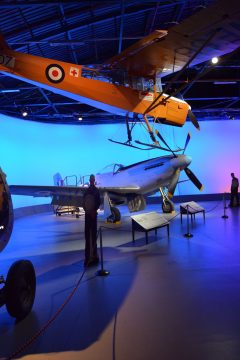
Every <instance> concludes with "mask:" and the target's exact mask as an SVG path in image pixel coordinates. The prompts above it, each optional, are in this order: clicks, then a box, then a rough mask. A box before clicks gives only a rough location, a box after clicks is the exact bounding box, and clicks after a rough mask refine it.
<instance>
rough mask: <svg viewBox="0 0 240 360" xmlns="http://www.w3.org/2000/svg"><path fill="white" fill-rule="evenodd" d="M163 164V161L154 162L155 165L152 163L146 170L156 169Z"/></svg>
mask: <svg viewBox="0 0 240 360" xmlns="http://www.w3.org/2000/svg"><path fill="white" fill-rule="evenodd" d="M163 164H164V163H163V162H160V163H157V164H154V165H150V166H147V167H145V168H144V170H150V169H154V168H156V167H159V166H162V165H163Z"/></svg>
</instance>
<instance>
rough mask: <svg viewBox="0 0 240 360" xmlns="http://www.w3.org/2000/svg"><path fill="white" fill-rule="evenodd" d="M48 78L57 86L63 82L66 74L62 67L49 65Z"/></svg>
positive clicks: (47, 69)
mask: <svg viewBox="0 0 240 360" xmlns="http://www.w3.org/2000/svg"><path fill="white" fill-rule="evenodd" d="M46 77H47V79H48V80H49V81H51V82H52V83H55V84H57V83H59V82H61V81H63V79H64V77H65V72H64V70H63V68H62V67H61V66H60V65H58V64H51V65H48V67H47V68H46Z"/></svg>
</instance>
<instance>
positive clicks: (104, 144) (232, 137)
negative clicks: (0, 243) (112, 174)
mask: <svg viewBox="0 0 240 360" xmlns="http://www.w3.org/2000/svg"><path fill="white" fill-rule="evenodd" d="M200 125H201V131H200V132H199V131H197V130H195V128H194V127H193V126H192V124H191V123H187V124H186V125H185V126H184V127H183V128H173V127H168V126H165V125H161V126H158V129H160V131H161V133H162V135H163V136H164V137H165V139H166V140H167V141H168V142H169V145H170V146H172V147H173V148H174V147H176V146H180V147H181V146H183V145H184V142H185V138H186V135H187V132H188V131H190V132H191V134H192V138H191V141H190V143H189V146H188V148H187V151H186V153H187V154H188V155H190V156H191V157H192V159H193V160H192V164H191V165H190V169H191V170H193V171H194V173H195V174H196V175H197V176H198V177H199V179H200V180H201V181H202V183H203V184H204V191H203V193H205V194H211V193H222V192H225V191H228V190H229V186H230V181H231V179H230V173H231V172H235V174H236V175H237V176H238V177H240V157H239V155H240V141H239V137H240V121H239V120H234V121H230V120H228V121H209V122H201V123H200ZM108 138H114V139H116V140H120V141H125V140H126V130H125V125H124V124H120V125H119V124H114V125H112V124H109V125H94V126H85V125H81V126H75V125H52V124H41V123H36V122H30V121H24V120H19V119H14V118H10V117H6V116H3V115H0V166H1V167H2V169H3V170H4V172H5V173H6V174H7V180H8V183H9V184H15V185H16V184H26V185H27V184H29V185H30V184H34V185H52V184H53V175H54V174H55V173H57V172H60V173H61V174H62V176H63V177H64V176H66V175H77V176H78V177H79V175H85V174H90V173H96V172H98V171H100V170H101V169H102V168H103V167H105V166H106V165H108V164H111V163H122V164H125V165H127V164H131V163H134V162H137V161H141V160H144V159H148V158H150V157H156V156H160V155H163V153H161V152H160V151H158V150H153V151H141V150H136V149H131V148H129V147H125V146H121V145H117V144H113V143H111V142H109V141H108V140H107V139H108ZM134 139H139V140H142V141H144V142H149V139H148V136H147V135H146V133H145V132H144V131H143V128H142V127H141V126H140V125H137V126H136V127H135V128H134ZM183 178H186V177H185V176H184V174H182V179H183ZM195 193H198V190H197V189H195V187H194V186H193V185H192V184H191V183H190V182H186V183H181V184H179V185H178V189H177V191H176V195H177V194H180V195H183V194H195ZM13 201H14V206H15V207H20V206H27V205H32V204H40V203H46V202H47V201H46V199H34V198H32V197H19V196H14V199H13Z"/></svg>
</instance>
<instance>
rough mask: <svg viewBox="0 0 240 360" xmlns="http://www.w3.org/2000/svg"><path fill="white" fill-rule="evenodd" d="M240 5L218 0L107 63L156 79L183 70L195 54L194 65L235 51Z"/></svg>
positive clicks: (238, 43)
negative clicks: (160, 75) (156, 76)
mask: <svg viewBox="0 0 240 360" xmlns="http://www.w3.org/2000/svg"><path fill="white" fill-rule="evenodd" d="M239 4H240V3H238V2H236V1H235V0H228V1H226V0H220V1H217V2H216V3H214V4H213V5H212V6H210V7H208V8H206V9H203V10H201V11H199V12H197V13H195V14H194V15H192V16H191V17H189V18H187V19H186V20H184V21H183V22H182V23H181V24H179V25H175V26H173V27H171V28H170V29H169V30H168V31H163V30H156V31H154V32H153V33H152V34H150V35H148V36H146V37H144V38H143V39H141V40H140V41H138V42H137V43H135V44H134V45H133V46H130V47H129V48H127V49H126V50H124V51H123V52H121V53H120V54H118V55H116V56H114V57H113V58H111V59H110V60H109V61H107V62H106V64H107V65H109V66H110V67H111V68H118V69H119V68H120V69H123V70H126V71H127V72H128V73H129V75H133V76H143V77H150V78H154V77H155V75H156V74H158V73H162V76H164V75H167V74H169V73H172V72H175V71H179V70H181V69H182V67H183V66H184V65H186V64H187V62H188V61H189V60H190V59H191V58H192V57H193V56H194V54H196V57H195V58H194V59H193V61H192V62H191V66H192V65H196V64H198V63H201V62H204V61H206V60H209V59H211V58H212V57H213V56H221V55H224V54H226V53H229V52H232V51H233V50H235V49H237V48H238V47H239V46H240V29H239V21H240V5H239ZM203 44H205V46H204V47H203V49H202V50H201V51H200V52H199V49H200V48H201V47H202V45H203Z"/></svg>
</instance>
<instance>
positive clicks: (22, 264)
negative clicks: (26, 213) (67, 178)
mask: <svg viewBox="0 0 240 360" xmlns="http://www.w3.org/2000/svg"><path fill="white" fill-rule="evenodd" d="M12 227H13V206H12V198H11V194H10V191H9V188H8V185H7V182H6V175H5V174H4V173H3V171H1V168H0V252H1V251H2V250H3V249H4V248H5V246H6V245H7V243H8V241H9V240H10V236H11V232H12ZM0 286H1V288H0V307H1V306H3V305H6V308H7V311H8V313H9V315H11V316H12V317H14V318H16V319H17V320H21V319H23V318H24V317H26V316H27V315H28V314H29V312H30V311H31V309H32V306H33V302H34V299H35V291H36V275H35V270H34V267H33V265H32V263H31V262H30V261H28V260H18V261H16V262H15V263H13V264H12V266H11V267H10V269H9V271H8V274H7V279H6V281H5V280H4V278H3V276H0Z"/></svg>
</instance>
